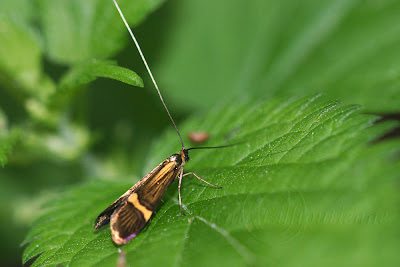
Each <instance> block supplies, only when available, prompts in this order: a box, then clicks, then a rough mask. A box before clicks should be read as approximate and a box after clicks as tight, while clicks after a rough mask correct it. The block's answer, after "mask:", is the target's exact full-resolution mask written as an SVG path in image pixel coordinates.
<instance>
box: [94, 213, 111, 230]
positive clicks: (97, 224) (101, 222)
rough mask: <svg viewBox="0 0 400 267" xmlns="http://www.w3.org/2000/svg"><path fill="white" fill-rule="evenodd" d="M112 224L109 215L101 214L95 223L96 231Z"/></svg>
mask: <svg viewBox="0 0 400 267" xmlns="http://www.w3.org/2000/svg"><path fill="white" fill-rule="evenodd" d="M109 222H110V217H109V216H107V215H102V214H100V215H99V217H97V218H96V221H95V222H94V230H99V229H100V228H102V227H103V226H105V225H107V224H108V223H109Z"/></svg>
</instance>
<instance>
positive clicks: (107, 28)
mask: <svg viewBox="0 0 400 267" xmlns="http://www.w3.org/2000/svg"><path fill="white" fill-rule="evenodd" d="M37 2H38V7H39V12H40V16H39V18H40V23H41V26H42V28H43V34H44V40H45V43H46V47H47V51H46V53H48V56H49V57H50V58H51V59H52V60H54V61H57V62H60V63H66V64H74V63H77V62H80V61H84V60H88V59H91V58H99V59H104V58H109V57H110V56H112V55H114V54H115V53H116V52H118V51H119V50H120V49H121V48H122V47H123V46H124V45H125V41H124V40H125V38H126V37H127V36H126V29H125V27H124V25H123V23H122V22H121V18H120V17H119V14H118V12H117V10H116V8H115V6H114V4H113V2H112V1H111V0H87V1H79V0H60V1H52V0H37ZM162 2H163V1H162V0H140V1H127V0H120V1H118V3H119V5H120V6H121V8H122V10H123V11H124V14H125V16H126V17H127V18H128V21H129V22H130V23H131V24H132V25H131V26H134V25H136V24H138V23H140V22H141V21H142V20H143V19H144V18H145V17H146V16H147V15H148V14H149V13H150V12H151V11H153V10H154V9H156V8H157V7H158V6H159V5H160V4H161V3H162Z"/></svg>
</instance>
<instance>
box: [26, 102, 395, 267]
mask: <svg viewBox="0 0 400 267" xmlns="http://www.w3.org/2000/svg"><path fill="white" fill-rule="evenodd" d="M375 120H376V117H375V116H371V115H365V114H361V113H360V112H359V111H358V107H356V106H347V105H343V104H341V103H339V102H338V101H332V100H329V99H326V98H325V97H321V96H320V95H317V96H313V97H307V98H297V99H296V98H292V99H286V100H284V99H274V100H271V101H268V102H256V101H254V100H242V101H239V102H236V103H228V104H226V105H222V106H217V107H215V108H214V109H213V110H211V111H210V113H209V114H208V115H206V116H195V117H192V118H191V119H190V120H188V121H186V123H184V124H183V125H182V127H181V128H180V129H181V131H182V133H185V134H186V133H189V132H190V131H196V130H203V131H206V132H208V133H209V134H210V139H209V141H208V143H206V144H205V145H207V146H208V145H223V144H232V143H241V142H244V143H241V144H238V145H236V146H233V147H228V148H224V149H215V150H211V149H209V150H193V151H191V161H190V162H189V163H188V164H187V166H186V168H185V171H195V172H196V173H197V174H198V175H200V176H201V177H203V178H204V179H206V180H207V181H210V182H211V183H213V184H217V185H220V186H222V187H223V189H216V188H213V187H209V186H207V185H205V184H204V183H202V182H201V181H199V180H197V179H195V178H190V177H185V179H184V181H183V185H182V198H183V203H184V209H185V211H186V214H187V216H182V215H181V213H180V209H179V206H178V204H177V189H176V186H177V184H176V182H175V183H174V184H173V185H172V186H171V187H170V188H169V189H168V191H167V193H166V195H165V196H164V198H163V202H161V203H160V205H159V207H158V210H157V213H156V214H155V215H154V216H153V219H152V221H151V223H150V225H149V228H148V230H147V231H143V232H142V233H141V234H140V235H138V237H136V238H135V239H134V240H132V241H131V242H130V243H129V244H127V245H125V246H122V247H121V249H122V250H123V251H125V252H126V260H127V262H128V263H129V264H130V265H135V266H157V265H163V266H181V265H184V266H189V265H190V266H193V265H196V266H221V265H229V266H243V265H256V266H266V265H277V264H279V265H303V266H309V265H314V266H317V265H322V264H324V265H332V266H334V265H335V266H337V265H341V264H345V265H349V266H362V265H368V264H370V263H371V262H373V263H374V264H376V265H386V266H387V265H394V264H395V263H396V262H398V261H399V256H398V245H399V241H398V238H397V236H398V234H400V232H399V229H400V228H399V224H400V216H399V212H398V205H399V204H400V197H399V194H398V189H397V187H396V184H397V183H398V169H399V167H400V162H399V160H398V155H399V154H398V153H399V151H400V141H399V140H398V139H397V140H387V141H380V142H378V143H373V141H374V140H376V139H377V138H378V137H380V136H382V134H384V133H385V132H387V131H388V130H390V129H392V128H393V127H395V126H396V125H398V124H396V123H394V122H385V123H379V124H375V123H374V122H375ZM171 128H172V127H171ZM184 141H185V143H186V145H188V144H189V142H188V140H187V138H186V136H184ZM179 149H180V148H179V140H178V137H177V135H176V133H175V132H174V131H173V130H172V129H171V131H168V132H167V133H166V134H165V136H164V137H162V138H160V140H159V142H157V143H155V144H154V146H153V147H152V148H151V149H150V152H149V155H150V157H149V158H148V159H147V162H148V164H147V165H146V166H145V167H144V170H145V171H144V172H148V171H149V170H151V169H152V168H154V167H155V166H156V165H157V164H158V163H159V162H160V161H162V160H164V159H165V158H166V157H167V156H169V155H170V154H172V153H175V152H177V151H178V150H179ZM133 183H134V182H133V181H132V179H130V178H129V179H124V180H123V181H121V182H110V181H103V180H98V181H91V182H88V183H84V184H82V185H80V186H76V187H75V188H72V189H70V190H68V191H66V192H64V193H62V194H60V195H59V198H58V199H55V200H53V201H51V202H50V203H48V205H47V212H46V213H45V214H44V215H43V216H41V217H40V218H38V219H37V220H36V222H35V223H34V224H33V227H32V229H31V230H30V232H29V233H28V235H27V237H26V239H25V241H24V243H29V245H28V246H27V247H26V249H25V251H24V254H23V262H26V261H28V260H29V259H32V258H33V257H35V256H37V255H40V256H39V257H38V258H37V259H36V261H35V262H34V264H33V265H34V266H42V265H58V264H65V265H69V266H90V265H93V266H94V265H99V264H101V265H103V266H115V265H116V262H117V260H118V258H119V257H120V254H119V248H118V247H117V246H115V245H114V244H113V242H112V241H111V237H110V230H109V229H108V227H105V229H102V230H100V231H97V232H96V231H94V230H93V222H94V219H95V218H96V216H97V215H98V214H99V213H100V212H101V211H102V210H103V209H105V208H106V207H107V205H109V204H110V203H111V202H112V201H114V200H115V199H116V198H117V197H118V196H119V195H121V194H122V193H124V192H125V191H126V190H127V188H129V187H130V186H131V185H132V184H133Z"/></svg>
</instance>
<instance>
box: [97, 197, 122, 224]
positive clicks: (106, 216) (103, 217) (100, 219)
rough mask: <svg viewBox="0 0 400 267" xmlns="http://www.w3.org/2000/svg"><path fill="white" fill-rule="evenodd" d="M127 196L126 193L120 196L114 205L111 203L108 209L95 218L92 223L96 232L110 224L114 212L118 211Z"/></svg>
mask: <svg viewBox="0 0 400 267" xmlns="http://www.w3.org/2000/svg"><path fill="white" fill-rule="evenodd" d="M128 197H129V195H127V194H126V193H125V194H123V195H122V196H120V197H119V198H118V199H117V200H116V201H114V203H112V204H111V205H110V206H109V207H108V208H106V209H105V210H104V211H103V212H102V213H100V215H99V216H97V218H96V220H95V222H94V229H95V230H98V229H100V228H102V227H103V226H105V225H107V224H108V223H109V222H110V219H111V215H112V214H113V213H114V211H116V210H118V209H119V208H120V207H122V206H123V205H124V203H125V202H126V200H127V199H128Z"/></svg>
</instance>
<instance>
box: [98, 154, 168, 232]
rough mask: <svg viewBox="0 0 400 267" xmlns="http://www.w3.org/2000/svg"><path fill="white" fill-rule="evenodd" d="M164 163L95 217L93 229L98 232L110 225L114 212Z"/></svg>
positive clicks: (160, 165)
mask: <svg viewBox="0 0 400 267" xmlns="http://www.w3.org/2000/svg"><path fill="white" fill-rule="evenodd" d="M163 164H165V161H163V162H161V163H160V164H159V165H158V166H157V167H155V168H154V169H153V170H152V171H151V172H149V173H148V174H147V175H146V176H145V177H143V178H142V179H141V180H140V181H139V182H137V183H136V184H135V185H134V186H132V187H131V188H130V189H129V190H128V191H126V192H125V193H124V194H123V195H122V196H120V197H119V198H118V199H117V200H115V201H114V203H112V204H111V205H110V206H109V207H108V208H106V209H105V210H104V211H103V212H102V213H100V215H99V216H97V218H96V220H95V222H94V229H95V230H98V229H100V228H102V227H103V226H105V225H107V224H108V223H110V220H111V217H112V215H113V213H114V212H116V211H118V210H119V209H120V208H121V207H123V206H124V204H125V202H126V201H127V200H128V198H129V196H131V195H132V193H133V192H135V191H136V190H137V189H138V188H139V187H140V186H141V185H142V184H143V183H144V182H146V181H147V180H148V179H149V178H150V177H152V176H154V174H155V173H157V172H158V170H159V169H161V168H162V166H163Z"/></svg>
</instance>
